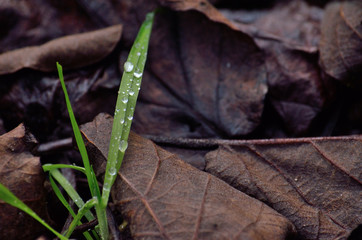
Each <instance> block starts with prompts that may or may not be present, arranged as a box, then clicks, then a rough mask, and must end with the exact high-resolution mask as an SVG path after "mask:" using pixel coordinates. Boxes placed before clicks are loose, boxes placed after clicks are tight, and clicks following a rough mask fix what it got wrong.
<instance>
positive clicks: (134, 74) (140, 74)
mask: <svg viewBox="0 0 362 240" xmlns="http://www.w3.org/2000/svg"><path fill="white" fill-rule="evenodd" d="M133 76H135V77H136V78H140V77H142V73H141V72H134V73H133Z"/></svg>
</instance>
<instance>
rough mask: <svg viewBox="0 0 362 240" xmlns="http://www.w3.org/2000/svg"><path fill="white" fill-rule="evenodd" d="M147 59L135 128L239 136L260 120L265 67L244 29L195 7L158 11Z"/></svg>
mask: <svg viewBox="0 0 362 240" xmlns="http://www.w3.org/2000/svg"><path fill="white" fill-rule="evenodd" d="M195 36H197V37H195ZM160 43H162V45H161V46H160ZM147 61H148V66H149V67H148V72H147V73H146V74H145V78H144V81H143V83H142V86H143V88H144V89H147V91H141V94H140V104H139V105H138V106H137V110H136V114H135V119H137V120H136V121H135V122H134V129H135V131H136V132H141V133H144V134H154V135H161V134H162V135H168V136H183V137H186V136H187V137H200V136H238V135H244V134H248V133H250V132H251V131H253V130H254V129H255V128H256V127H257V126H258V124H259V122H260V118H261V114H262V111H263V106H264V104H263V100H264V97H265V94H266V92H267V86H266V69H265V65H264V58H263V54H262V52H261V51H260V50H259V49H258V48H257V46H256V45H255V43H254V42H253V41H252V39H251V38H250V37H248V36H247V35H245V34H243V33H241V32H238V31H234V30H232V29H230V28H229V27H228V26H226V25H224V24H221V23H215V22H213V21H211V20H209V19H208V18H207V17H205V16H204V15H203V14H201V13H198V12H195V11H188V12H181V13H174V12H164V13H160V14H159V15H158V17H157V20H156V22H155V25H154V29H153V33H152V38H151V42H150V48H149V59H148V60H147ZM160 119H162V122H163V124H162V125H161V124H160Z"/></svg>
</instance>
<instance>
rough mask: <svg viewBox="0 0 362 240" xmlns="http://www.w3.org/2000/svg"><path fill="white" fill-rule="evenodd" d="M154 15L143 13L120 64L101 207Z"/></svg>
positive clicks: (123, 143) (122, 145) (122, 143)
mask: <svg viewBox="0 0 362 240" xmlns="http://www.w3.org/2000/svg"><path fill="white" fill-rule="evenodd" d="M154 15H155V13H154V12H151V13H148V14H147V16H146V20H145V21H144V22H143V24H142V26H141V28H140V30H139V32H138V35H137V37H136V40H135V42H134V44H133V46H132V48H131V51H130V53H129V55H128V58H127V61H126V62H125V64H124V71H123V76H122V81H121V85H120V88H119V91H118V98H117V103H116V110H115V113H114V120H113V127H112V134H111V140H110V144H109V151H108V161H107V166H106V173H105V177H104V184H103V189H102V202H101V204H102V207H103V208H105V207H106V206H107V203H108V199H109V193H110V190H111V187H112V185H113V183H114V181H115V179H116V176H117V173H118V171H119V169H120V167H121V164H122V161H123V157H124V153H125V151H126V149H127V146H128V136H129V132H130V128H131V124H132V119H133V114H134V110H135V106H136V102H137V97H138V93H139V90H140V86H141V81H142V75H143V71H144V67H145V63H146V58H147V50H148V43H149V39H150V35H151V29H152V24H153V20H154Z"/></svg>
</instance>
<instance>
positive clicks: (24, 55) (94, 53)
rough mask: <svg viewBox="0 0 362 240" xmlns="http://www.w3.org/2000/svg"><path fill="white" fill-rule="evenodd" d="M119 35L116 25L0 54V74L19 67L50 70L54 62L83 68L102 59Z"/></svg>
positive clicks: (120, 28)
mask: <svg viewBox="0 0 362 240" xmlns="http://www.w3.org/2000/svg"><path fill="white" fill-rule="evenodd" d="M121 32H122V26H121V25H116V26H112V27H108V28H105V29H101V30H97V31H93V32H88V33H82V34H75V35H71V36H66V37H62V38H59V39H55V40H52V41H50V42H47V43H45V44H43V45H41V46H37V47H26V48H22V49H18V50H14V51H10V52H6V53H3V54H1V55H0V74H9V73H13V72H16V71H18V70H20V69H22V68H31V69H36V70H40V71H45V72H49V71H54V70H56V67H55V62H56V61H59V62H60V63H61V64H62V65H63V67H64V68H66V69H74V68H79V67H83V66H87V65H89V64H92V63H95V62H98V61H100V60H101V59H103V58H105V57H106V56H107V55H108V54H109V53H110V52H111V51H112V50H113V49H114V48H115V46H116V45H117V43H118V42H119V40H120V37H121Z"/></svg>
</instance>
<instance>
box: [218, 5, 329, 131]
mask: <svg viewBox="0 0 362 240" xmlns="http://www.w3.org/2000/svg"><path fill="white" fill-rule="evenodd" d="M220 11H221V12H222V13H223V14H224V15H225V16H226V17H227V18H228V19H230V20H231V21H232V22H233V23H234V24H235V25H236V26H237V27H238V28H239V30H240V31H243V32H245V33H247V34H249V35H250V36H252V37H253V39H254V40H255V42H256V43H257V45H258V46H259V47H260V48H262V49H263V50H264V51H265V53H266V54H265V55H266V60H265V62H266V66H267V72H268V87H269V96H270V100H271V103H272V106H273V107H274V109H275V110H276V111H277V113H278V115H279V116H280V117H281V119H282V120H283V122H284V126H285V129H286V131H287V136H301V135H305V134H306V133H307V132H308V130H310V126H311V123H312V122H313V120H314V119H315V118H316V116H317V115H318V114H319V113H320V112H321V109H322V108H323V107H324V105H325V103H326V102H327V100H328V97H329V96H330V95H332V94H333V93H334V91H333V88H332V87H333V86H330V85H328V86H326V85H325V84H324V81H323V80H324V79H323V78H322V76H321V74H320V68H319V66H318V55H317V54H316V53H317V50H318V42H319V38H320V26H319V25H320V21H321V19H322V16H323V9H320V8H317V7H313V6H310V5H308V4H307V3H305V2H304V1H289V2H288V3H285V2H281V3H279V4H277V5H276V6H274V7H273V8H270V9H262V10H255V11H250V10H241V9H237V10H220ZM286 19H287V20H286ZM268 120H269V119H268Z"/></svg>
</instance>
